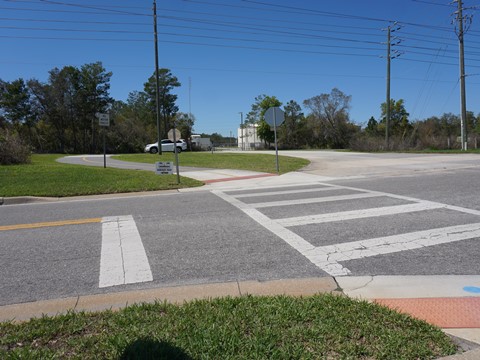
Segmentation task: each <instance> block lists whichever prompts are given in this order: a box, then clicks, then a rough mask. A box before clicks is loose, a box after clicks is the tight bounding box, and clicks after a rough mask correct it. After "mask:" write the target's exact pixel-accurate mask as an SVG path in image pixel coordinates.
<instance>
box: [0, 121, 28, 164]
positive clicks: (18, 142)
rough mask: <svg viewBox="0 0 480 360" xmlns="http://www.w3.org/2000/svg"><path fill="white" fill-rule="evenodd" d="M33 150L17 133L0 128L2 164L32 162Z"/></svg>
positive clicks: (0, 157)
mask: <svg viewBox="0 0 480 360" xmlns="http://www.w3.org/2000/svg"><path fill="white" fill-rule="evenodd" d="M30 156H31V152H30V149H29V148H28V146H27V145H25V143H24V142H23V141H22V139H20V137H19V136H18V134H17V133H13V134H10V132H9V131H8V130H4V129H0V165H15V164H28V163H30Z"/></svg>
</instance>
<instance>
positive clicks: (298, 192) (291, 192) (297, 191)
mask: <svg viewBox="0 0 480 360" xmlns="http://www.w3.org/2000/svg"><path fill="white" fill-rule="evenodd" d="M332 190H338V188H337V187H335V186H329V187H323V188H314V189H300V190H283V191H267V192H261V193H251V194H240V195H230V196H233V197H235V198H237V199H240V198H245V197H248V198H249V197H256V196H271V195H287V194H302V193H309V192H317V191H332ZM340 190H341V188H340Z"/></svg>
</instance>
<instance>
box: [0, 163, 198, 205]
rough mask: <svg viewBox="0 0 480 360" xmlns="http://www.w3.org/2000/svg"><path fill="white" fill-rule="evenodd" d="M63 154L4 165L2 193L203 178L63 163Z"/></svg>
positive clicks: (126, 187)
mask: <svg viewBox="0 0 480 360" xmlns="http://www.w3.org/2000/svg"><path fill="white" fill-rule="evenodd" d="M62 156H63V155H33V156H32V163H31V164H28V165H8V166H1V167H0V197H13V196H52V197H64V196H78V195H95V194H113V193H122V192H135V191H152V190H167V189H178V188H185V187H193V186H201V185H203V183H202V182H200V181H197V180H193V179H190V178H185V177H182V178H181V181H180V182H181V184H180V185H177V178H176V176H175V175H165V176H159V175H156V174H155V173H154V172H153V171H152V172H151V171H140V170H121V169H113V168H106V169H104V168H100V167H90V166H81V165H69V164H61V163H58V162H56V161H55V160H56V159H57V158H59V157H62Z"/></svg>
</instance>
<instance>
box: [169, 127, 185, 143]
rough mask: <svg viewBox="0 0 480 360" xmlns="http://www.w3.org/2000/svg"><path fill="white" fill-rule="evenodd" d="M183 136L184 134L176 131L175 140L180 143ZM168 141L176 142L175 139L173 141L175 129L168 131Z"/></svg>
mask: <svg viewBox="0 0 480 360" xmlns="http://www.w3.org/2000/svg"><path fill="white" fill-rule="evenodd" d="M181 136H182V134H181V133H180V131H179V130H178V129H175V140H177V141H178V140H179V139H180V137H181ZM168 139H169V140H172V141H174V139H173V129H170V130H169V131H168Z"/></svg>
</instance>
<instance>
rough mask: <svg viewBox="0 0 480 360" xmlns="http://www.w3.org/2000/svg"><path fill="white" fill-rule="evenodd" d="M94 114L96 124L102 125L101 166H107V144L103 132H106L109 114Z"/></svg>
mask: <svg viewBox="0 0 480 360" xmlns="http://www.w3.org/2000/svg"><path fill="white" fill-rule="evenodd" d="M95 116H96V117H97V119H98V125H100V126H102V127H103V167H104V168H106V167H107V144H106V142H105V132H106V129H105V128H106V127H109V126H110V115H108V114H102V113H96V114H95Z"/></svg>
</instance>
